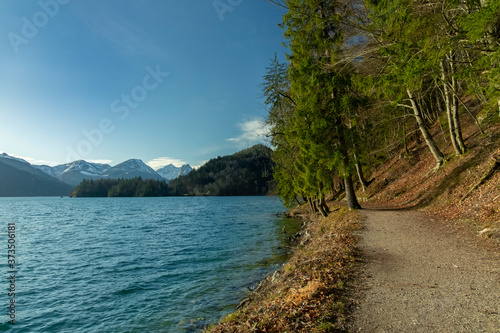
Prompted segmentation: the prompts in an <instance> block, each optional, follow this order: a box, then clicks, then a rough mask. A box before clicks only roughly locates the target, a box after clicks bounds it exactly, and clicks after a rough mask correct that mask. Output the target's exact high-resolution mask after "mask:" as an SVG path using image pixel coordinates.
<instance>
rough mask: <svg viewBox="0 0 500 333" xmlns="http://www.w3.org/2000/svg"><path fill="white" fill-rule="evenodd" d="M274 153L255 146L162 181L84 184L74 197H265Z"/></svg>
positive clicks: (78, 188) (126, 180) (98, 181)
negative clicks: (169, 180)
mask: <svg viewBox="0 0 500 333" xmlns="http://www.w3.org/2000/svg"><path fill="white" fill-rule="evenodd" d="M272 180H273V162H272V150H271V149H270V148H268V147H266V146H263V145H256V146H253V147H251V148H248V149H245V150H243V151H240V152H238V153H235V154H233V155H230V156H224V157H217V158H214V159H212V160H210V161H209V162H207V163H206V164H205V165H203V166H202V167H200V168H199V169H197V170H194V171H191V172H190V173H189V174H188V175H185V176H181V177H179V178H177V179H174V180H172V181H171V182H170V183H168V185H167V183H166V182H165V181H163V180H153V179H146V180H144V179H142V178H140V177H137V178H134V179H98V180H84V181H82V182H81V183H80V185H78V186H77V187H75V189H74V190H73V191H72V192H71V196H72V197H108V196H109V197H154V196H184V195H213V196H229V195H265V194H268V193H269V192H270V190H271V187H272Z"/></svg>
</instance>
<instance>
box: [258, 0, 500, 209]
mask: <svg viewBox="0 0 500 333" xmlns="http://www.w3.org/2000/svg"><path fill="white" fill-rule="evenodd" d="M269 1H270V2H273V3H274V4H276V5H278V6H282V7H285V8H286V9H287V13H286V14H285V15H284V16H283V22H282V24H281V26H282V28H283V29H284V35H285V37H286V43H285V44H286V45H285V46H286V47H287V50H288V51H287V55H286V60H284V61H280V60H279V59H278V57H275V58H274V59H273V60H271V62H270V65H269V67H268V68H267V71H266V75H265V76H264V78H263V83H262V91H263V93H264V96H265V98H266V106H267V109H268V112H269V113H268V118H267V122H268V125H269V126H270V128H271V133H270V137H271V143H272V145H273V147H274V154H273V156H274V162H275V168H274V170H275V172H274V180H275V182H276V193H277V194H278V195H279V196H280V197H281V198H282V199H283V201H284V202H285V204H286V205H288V206H292V205H295V204H296V203H298V202H304V201H306V202H309V204H310V206H311V208H312V209H313V210H314V211H317V212H319V213H321V214H322V215H323V216H327V215H328V206H327V205H326V204H325V196H326V195H331V194H332V193H333V197H335V196H336V195H337V194H338V193H345V196H346V198H347V203H348V206H349V209H356V208H360V205H359V202H358V200H357V197H356V193H355V186H359V188H360V189H361V190H364V189H365V188H366V187H367V186H369V185H370V183H369V182H368V181H367V179H366V177H365V174H370V173H371V172H372V171H373V170H374V168H376V167H377V166H379V165H381V164H382V163H383V162H385V161H387V160H388V159H389V158H390V157H392V156H391V154H394V152H396V151H398V152H399V151H401V149H404V150H403V151H406V153H405V154H404V155H405V156H404V157H409V151H408V148H407V144H408V143H409V142H410V141H414V140H416V141H417V142H421V143H422V144H425V145H426V146H427V148H428V150H429V151H430V153H431V154H432V156H433V158H434V159H435V162H436V164H435V169H434V171H436V172H437V171H438V170H439V169H440V168H441V167H442V165H443V164H444V163H446V162H447V161H448V160H450V159H453V158H455V157H456V156H463V155H464V154H466V153H467V149H468V147H467V145H466V144H465V142H464V138H463V135H462V125H461V124H462V123H461V122H462V121H463V117H468V120H469V119H471V120H473V121H474V122H475V124H476V125H477V131H479V132H481V133H483V128H484V127H485V126H488V124H498V122H499V120H500V114H499V111H500V110H499V109H500V91H499V87H500V75H499V74H500V1H492V0H481V1H479V0H468V1H460V0H440V1H435V0H425V1H424V0H393V1H384V0H364V1H346V0H337V1H329V0H286V1H285V0H269ZM472 110H476V112H473V111H472ZM477 110H479V111H477ZM436 123H439V126H440V127H441V129H442V131H443V132H445V133H446V144H447V145H449V147H451V148H452V149H451V151H452V152H453V153H452V154H449V153H448V154H447V155H445V153H443V151H450V149H448V147H445V146H443V144H442V143H440V144H441V146H439V145H438V144H437V143H436V140H434V137H433V134H432V132H431V130H430V128H431V126H432V125H434V124H436Z"/></svg>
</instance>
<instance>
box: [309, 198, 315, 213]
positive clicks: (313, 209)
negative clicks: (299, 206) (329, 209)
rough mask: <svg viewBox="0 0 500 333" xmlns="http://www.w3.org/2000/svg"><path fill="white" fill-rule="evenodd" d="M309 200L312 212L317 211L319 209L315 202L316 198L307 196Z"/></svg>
mask: <svg viewBox="0 0 500 333" xmlns="http://www.w3.org/2000/svg"><path fill="white" fill-rule="evenodd" d="M307 201H308V202H309V206H310V207H311V212H312V214H314V213H317V212H318V209H317V208H316V204H315V203H314V200H313V199H311V198H307Z"/></svg>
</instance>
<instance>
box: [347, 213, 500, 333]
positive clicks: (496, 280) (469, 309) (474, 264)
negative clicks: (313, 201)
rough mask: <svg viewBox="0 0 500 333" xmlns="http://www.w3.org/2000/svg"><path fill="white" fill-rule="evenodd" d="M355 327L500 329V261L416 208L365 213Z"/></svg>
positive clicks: (388, 329)
mask: <svg viewBox="0 0 500 333" xmlns="http://www.w3.org/2000/svg"><path fill="white" fill-rule="evenodd" d="M363 214H364V215H365V217H366V220H365V226H366V227H365V229H364V230H363V231H362V232H361V234H360V236H361V241H360V247H361V250H362V253H363V258H364V260H365V263H364V264H363V268H362V274H361V281H360V286H359V290H360V291H359V296H358V298H357V299H358V301H359V305H358V307H357V309H355V310H354V313H353V319H352V323H351V329H350V331H352V332H358V331H359V332H500V261H499V258H498V255H497V254H494V253H492V252H487V251H486V250H485V249H483V248H481V247H479V246H478V245H477V243H475V241H474V240H472V239H470V238H467V237H461V236H460V235H458V233H456V232H453V231H451V230H450V229H448V228H447V227H445V226H443V225H441V224H439V223H433V222H431V221H430V220H429V219H428V218H427V217H426V216H425V215H424V214H423V213H420V212H415V211H394V210H370V209H366V210H363Z"/></svg>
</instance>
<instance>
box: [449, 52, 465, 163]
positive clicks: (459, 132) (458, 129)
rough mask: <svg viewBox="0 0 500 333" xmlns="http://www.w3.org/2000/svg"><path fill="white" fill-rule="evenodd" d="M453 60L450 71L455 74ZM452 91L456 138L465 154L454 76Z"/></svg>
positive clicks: (452, 78) (452, 77)
mask: <svg viewBox="0 0 500 333" xmlns="http://www.w3.org/2000/svg"><path fill="white" fill-rule="evenodd" d="M453 60H454V59H453V57H452V58H451V59H450V69H451V73H452V74H454V73H455V67H454V63H453ZM451 89H452V90H453V95H452V97H453V108H452V109H451V113H452V116H453V125H455V137H456V138H457V142H458V145H459V146H460V151H461V154H465V150H466V149H467V147H465V142H464V138H463V135H462V124H460V115H459V114H458V96H457V80H456V79H455V77H454V76H453V75H452V76H451Z"/></svg>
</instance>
